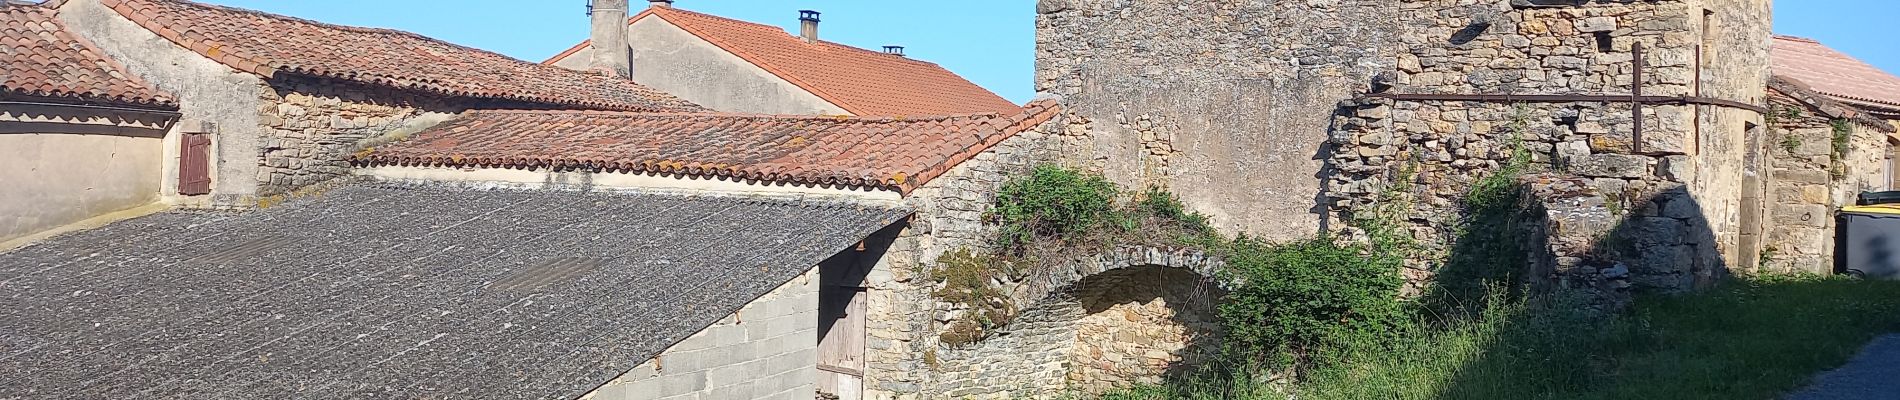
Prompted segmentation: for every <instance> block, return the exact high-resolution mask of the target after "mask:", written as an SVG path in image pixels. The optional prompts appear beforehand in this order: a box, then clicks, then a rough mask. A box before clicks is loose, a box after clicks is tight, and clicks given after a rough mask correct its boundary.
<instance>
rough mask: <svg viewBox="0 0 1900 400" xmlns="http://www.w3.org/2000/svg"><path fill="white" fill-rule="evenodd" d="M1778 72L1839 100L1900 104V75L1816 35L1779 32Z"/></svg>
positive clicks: (1775, 61) (1883, 105)
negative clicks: (1823, 40)
mask: <svg viewBox="0 0 1900 400" xmlns="http://www.w3.org/2000/svg"><path fill="white" fill-rule="evenodd" d="M1771 58H1772V59H1773V63H1772V69H1773V70H1774V73H1775V75H1778V76H1784V77H1788V78H1792V79H1794V80H1797V81H1800V82H1801V83H1805V84H1807V85H1808V87H1810V88H1813V89H1814V90H1815V91H1816V92H1820V93H1821V94H1825V95H1828V96H1830V97H1834V98H1835V99H1836V100H1840V101H1843V102H1848V103H1853V104H1857V105H1872V106H1878V107H1881V108H1889V109H1891V108H1900V77H1895V76H1893V74H1890V73H1887V72H1886V71H1881V70H1880V68H1877V67H1874V66H1873V65H1869V64H1867V63H1866V62H1862V61H1860V60H1858V59H1855V58H1854V57H1853V56H1849V55H1847V54H1844V53H1841V52H1839V51H1835V50H1834V49H1832V48H1828V47H1827V45H1823V44H1821V42H1818V41H1815V40H1813V39H1808V38H1801V37H1794V36H1780V35H1777V36H1775V43H1774V49H1773V52H1772V57H1771Z"/></svg>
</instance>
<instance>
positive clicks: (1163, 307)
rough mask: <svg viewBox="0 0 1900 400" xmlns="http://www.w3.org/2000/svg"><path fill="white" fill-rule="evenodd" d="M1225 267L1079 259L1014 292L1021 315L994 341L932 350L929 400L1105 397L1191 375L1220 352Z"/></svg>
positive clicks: (1127, 250)
mask: <svg viewBox="0 0 1900 400" xmlns="http://www.w3.org/2000/svg"><path fill="white" fill-rule="evenodd" d="M1220 266H1221V262H1220V261H1219V260H1218V259H1215V258H1212V257H1208V256H1207V255H1205V254H1203V253H1200V252H1198V251H1191V250H1167V249H1159V248H1151V247H1133V246H1129V247H1119V248H1116V249H1115V250H1113V251H1109V252H1104V253H1102V254H1098V255H1095V256H1092V257H1084V258H1078V259H1075V260H1072V261H1071V262H1069V263H1065V264H1064V265H1062V266H1060V267H1057V268H1053V269H1049V270H1044V271H1041V272H1039V273H1038V274H1036V275H1034V276H1032V277H1030V278H1028V279H1026V280H1025V281H1024V282H1022V283H1020V284H1019V285H1018V286H1016V287H1014V288H1013V290H1012V291H1011V296H1010V297H1011V300H1012V301H1013V302H1014V304H1017V305H1019V306H1020V310H1021V313H1020V314H1019V315H1018V317H1017V318H1016V319H1015V320H1014V321H1012V322H1010V324H1009V325H1008V326H1006V327H1004V328H1003V329H1002V330H999V331H997V332H996V333H995V334H994V335H992V336H990V337H988V338H986V339H984V340H982V341H979V342H977V343H974V344H971V345H969V346H965V347H961V348H940V349H935V350H931V353H930V354H928V355H926V356H925V360H924V361H925V362H926V363H927V364H931V366H932V369H933V370H935V371H938V373H939V375H937V377H936V378H937V379H934V380H933V381H934V382H932V383H930V384H928V386H929V387H928V388H926V390H925V392H926V393H935V394H938V395H943V396H948V397H952V398H965V397H973V398H1043V397H1056V396H1060V395H1063V394H1066V393H1067V392H1068V391H1071V390H1080V391H1085V392H1092V393H1099V392H1100V391H1102V390H1106V389H1108V388H1112V387H1116V386H1125V385H1128V384H1133V383H1146V382H1158V381H1159V380H1160V379H1161V378H1163V377H1164V376H1166V375H1167V374H1170V373H1177V372H1186V370H1187V369H1188V368H1191V367H1192V366H1193V365H1195V364H1196V362H1198V361H1200V360H1202V359H1203V358H1204V356H1205V355H1207V354H1209V353H1210V352H1211V351H1212V350H1213V349H1215V348H1217V346H1216V343H1217V338H1218V324H1217V322H1216V321H1215V319H1214V318H1213V317H1214V314H1213V310H1214V305H1215V304H1218V298H1219V296H1220V295H1221V294H1222V293H1224V292H1225V290H1224V289H1223V288H1222V286H1221V285H1219V284H1218V283H1217V282H1218V280H1217V279H1216V278H1215V275H1214V271H1216V270H1217V269H1218V268H1220Z"/></svg>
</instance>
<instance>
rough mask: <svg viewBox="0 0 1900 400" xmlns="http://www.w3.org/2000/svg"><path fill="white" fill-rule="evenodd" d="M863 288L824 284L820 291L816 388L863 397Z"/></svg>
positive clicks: (849, 398) (848, 399) (851, 399)
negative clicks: (819, 333) (819, 335)
mask: <svg viewBox="0 0 1900 400" xmlns="http://www.w3.org/2000/svg"><path fill="white" fill-rule="evenodd" d="M864 294H865V288H863V287H853V286H824V287H822V288H820V293H819V302H820V303H821V304H819V306H818V309H819V331H820V332H822V334H823V336H822V337H820V338H818V390H821V391H824V392H825V393H831V394H835V395H838V398H839V399H841V400H859V399H863V398H864V301H865V296H864Z"/></svg>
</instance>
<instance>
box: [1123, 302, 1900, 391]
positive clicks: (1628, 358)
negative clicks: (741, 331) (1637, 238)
mask: <svg viewBox="0 0 1900 400" xmlns="http://www.w3.org/2000/svg"><path fill="white" fill-rule="evenodd" d="M1487 303H1488V304H1490V305H1488V306H1486V307H1483V308H1482V309H1481V310H1480V311H1479V312H1478V313H1477V314H1474V315H1472V316H1470V317H1468V318H1457V319H1455V320H1430V319H1422V320H1420V321H1417V322H1416V323H1413V324H1409V325H1407V326H1404V327H1402V328H1400V332H1399V335H1398V336H1399V337H1400V338H1402V339H1400V340H1398V341H1395V342H1391V343H1382V344H1365V345H1362V346H1359V348H1358V349H1357V350H1354V351H1352V352H1351V354H1352V355H1351V356H1349V359H1348V361H1347V362H1344V363H1340V364H1336V365H1332V366H1324V367H1318V368H1315V369H1313V370H1309V371H1306V372H1305V373H1304V374H1303V377H1302V378H1301V382H1300V383H1298V384H1297V385H1295V389H1294V390H1295V391H1297V395H1298V397H1297V398H1299V399H1302V400H1306V399H1355V400H1356V399H1393V400H1402V399H1421V400H1422V399H1671V400H1688V399H1770V398H1775V397H1776V396H1778V395H1779V394H1781V393H1785V392H1787V391H1789V390H1792V389H1796V388H1798V387H1800V386H1801V385H1803V384H1804V383H1805V382H1806V380H1807V379H1808V378H1809V377H1811V376H1813V375H1814V374H1815V373H1817V372H1820V371H1823V370H1826V369H1829V368H1833V367H1835V366H1838V365H1840V364H1842V363H1844V362H1845V361H1846V360H1847V359H1848V358H1849V357H1851V356H1853V354H1854V353H1855V352H1856V351H1858V350H1859V349H1860V347H1861V346H1862V345H1864V344H1865V343H1866V342H1867V341H1868V340H1870V339H1872V338H1873V337H1874V336H1877V335H1880V334H1885V333H1893V332H1900V312H1896V311H1900V282H1883V281H1858V280H1849V279H1845V278H1818V277H1809V278H1789V277H1760V278H1741V279H1737V280H1736V281H1734V282H1731V283H1729V284H1727V285H1725V286H1723V287H1720V288H1716V289H1712V290H1709V291H1705V292H1702V293H1697V294H1690V295H1680V296H1646V297H1643V298H1641V299H1639V300H1638V301H1637V305H1636V306H1635V307H1634V308H1633V309H1632V310H1629V311H1627V312H1625V313H1621V314H1616V315H1610V316H1600V315H1598V314H1595V313H1590V312H1585V311H1581V310H1580V308H1581V307H1580V304H1582V300H1581V299H1568V298H1563V297H1557V298H1546V299H1542V300H1536V301H1529V302H1511V301H1492V302H1487ZM1209 382H1212V381H1209V380H1202V381H1199V382H1195V381H1184V382H1176V383H1173V384H1170V385H1168V386H1157V387H1142V388H1133V389H1129V390H1124V391H1120V392H1115V393H1110V394H1109V395H1107V396H1105V397H1104V398H1105V399H1112V400H1138V399H1139V400H1148V399H1176V398H1189V399H1193V398H1208V399H1212V398H1275V399H1279V398H1285V396H1284V395H1278V394H1275V393H1276V392H1274V391H1271V390H1267V389H1266V388H1265V387H1263V385H1259V384H1251V383H1242V384H1240V385H1226V386H1223V385H1220V384H1212V383H1209Z"/></svg>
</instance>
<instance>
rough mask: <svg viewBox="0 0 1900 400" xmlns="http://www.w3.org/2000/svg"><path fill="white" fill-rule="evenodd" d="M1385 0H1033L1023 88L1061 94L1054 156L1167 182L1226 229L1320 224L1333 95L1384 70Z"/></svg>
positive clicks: (1389, 14)
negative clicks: (1061, 130) (1031, 77)
mask: <svg viewBox="0 0 1900 400" xmlns="http://www.w3.org/2000/svg"><path fill="white" fill-rule="evenodd" d="M1394 3H1404V4H1403V5H1406V6H1413V5H1414V4H1412V3H1414V2H1395V1H1393V0H1272V1H1190V2H1167V1H1125V0H1041V1H1040V2H1039V3H1038V4H1037V7H1036V9H1037V13H1038V17H1037V20H1036V56H1037V57H1036V90H1038V91H1040V92H1046V93H1052V94H1056V95H1061V96H1062V97H1063V101H1062V105H1063V107H1064V109H1065V110H1066V111H1067V112H1068V113H1069V114H1070V115H1069V117H1068V118H1069V119H1070V120H1071V121H1072V123H1073V124H1075V125H1076V126H1075V129H1071V130H1069V131H1068V132H1067V135H1068V136H1069V137H1071V138H1072V139H1071V140H1069V141H1067V142H1068V145H1067V146H1066V147H1068V148H1067V149H1066V150H1065V151H1064V157H1065V159H1066V160H1067V161H1069V162H1070V163H1072V164H1075V165H1077V166H1083V167H1087V168H1090V169H1096V170H1100V171H1101V172H1102V173H1103V174H1105V175H1107V176H1108V177H1109V178H1110V179H1111V180H1113V181H1115V182H1116V183H1118V184H1121V185H1122V186H1125V187H1130V188H1142V187H1145V186H1150V185H1160V186H1167V187H1168V188H1169V189H1170V190H1172V191H1173V192H1175V193H1177V194H1179V195H1180V197H1181V200H1182V201H1183V202H1184V203H1186V204H1187V205H1188V207H1189V208H1192V209H1194V210H1196V211H1201V212H1204V213H1207V214H1208V215H1209V216H1210V217H1211V218H1212V222H1213V224H1214V225H1215V226H1216V227H1217V228H1219V229H1221V230H1222V231H1225V232H1227V233H1230V234H1231V233H1236V232H1247V233H1249V234H1251V235H1255V236H1259V237H1266V238H1275V239H1288V238H1295V237H1301V236H1310V235H1312V234H1313V233H1315V232H1317V231H1318V230H1319V229H1320V227H1321V216H1322V214H1323V211H1324V209H1323V208H1317V207H1315V206H1316V204H1315V203H1316V201H1315V198H1316V197H1317V196H1318V195H1319V194H1320V187H1319V182H1317V181H1316V180H1315V179H1314V176H1316V175H1317V174H1321V173H1322V166H1323V164H1324V161H1323V159H1322V158H1320V157H1316V154H1318V153H1319V152H1320V150H1321V147H1322V145H1323V143H1324V142H1325V134H1326V131H1327V129H1328V127H1329V124H1330V123H1331V122H1332V121H1331V119H1330V116H1331V115H1333V110H1334V109H1335V105H1336V103H1337V102H1338V101H1339V100H1341V99H1346V98H1350V97H1352V96H1353V95H1354V94H1355V93H1358V92H1361V91H1363V90H1365V88H1366V87H1367V83H1368V82H1369V81H1370V78H1371V77H1372V76H1373V75H1374V74H1376V73H1378V72H1380V71H1385V70H1389V69H1391V68H1392V66H1393V65H1394V63H1395V62H1396V59H1395V58H1394V57H1393V51H1394V49H1395V46H1396V43H1395V42H1394V41H1395V40H1396V38H1397V36H1398V34H1399V33H1398V31H1397V27H1398V26H1399V21H1400V20H1399V19H1398V15H1397V13H1398V11H1397V10H1398V8H1397V7H1394Z"/></svg>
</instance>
